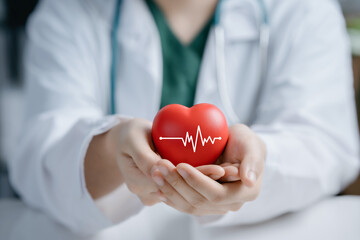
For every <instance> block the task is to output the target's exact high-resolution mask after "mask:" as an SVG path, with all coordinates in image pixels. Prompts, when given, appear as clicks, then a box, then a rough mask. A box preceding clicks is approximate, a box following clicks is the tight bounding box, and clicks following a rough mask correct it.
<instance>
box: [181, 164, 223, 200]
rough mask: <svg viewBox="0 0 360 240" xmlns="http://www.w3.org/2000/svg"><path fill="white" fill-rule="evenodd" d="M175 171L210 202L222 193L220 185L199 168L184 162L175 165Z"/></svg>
mask: <svg viewBox="0 0 360 240" xmlns="http://www.w3.org/2000/svg"><path fill="white" fill-rule="evenodd" d="M176 168H177V172H178V173H179V174H180V175H181V176H182V178H183V179H184V180H185V181H186V182H187V184H189V185H190V186H191V187H192V188H193V189H194V190H196V191H197V192H198V193H200V194H201V195H203V196H204V197H205V198H206V199H207V200H209V201H210V202H214V201H216V200H218V199H219V198H220V196H221V195H222V194H223V193H224V189H223V187H222V185H221V184H220V183H218V182H216V181H214V180H212V179H211V178H209V177H207V176H205V175H204V174H202V173H201V172H200V171H199V170H197V169H196V168H194V167H192V166H191V165H189V164H186V163H180V164H178V165H177V167H176Z"/></svg>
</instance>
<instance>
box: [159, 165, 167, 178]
mask: <svg viewBox="0 0 360 240" xmlns="http://www.w3.org/2000/svg"><path fill="white" fill-rule="evenodd" d="M159 170H160V172H161V173H162V175H163V176H166V175H168V173H169V171H168V170H167V168H166V167H164V166H159Z"/></svg>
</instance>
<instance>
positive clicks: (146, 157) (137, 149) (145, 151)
mask: <svg viewBox="0 0 360 240" xmlns="http://www.w3.org/2000/svg"><path fill="white" fill-rule="evenodd" d="M153 149H154V148H153V143H152V139H151V128H149V129H144V130H143V132H142V136H141V137H138V138H137V139H136V142H134V143H133V144H132V152H131V156H132V157H133V160H134V162H135V164H136V166H137V167H138V168H139V169H140V170H141V171H142V172H143V173H144V174H145V175H146V176H151V170H152V168H153V166H154V165H155V164H156V163H157V162H158V161H159V160H161V157H160V156H159V155H158V154H156V153H155V152H154V150H153Z"/></svg>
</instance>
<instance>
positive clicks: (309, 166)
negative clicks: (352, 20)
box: [198, 1, 360, 226]
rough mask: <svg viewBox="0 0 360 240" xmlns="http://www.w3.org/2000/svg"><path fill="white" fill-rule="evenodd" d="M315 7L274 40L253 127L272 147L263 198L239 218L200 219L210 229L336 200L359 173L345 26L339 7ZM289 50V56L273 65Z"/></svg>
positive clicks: (321, 4) (235, 214)
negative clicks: (334, 198) (263, 89)
mask: <svg viewBox="0 0 360 240" xmlns="http://www.w3.org/2000/svg"><path fill="white" fill-rule="evenodd" d="M305 2H310V1H305ZM311 2H312V3H310V4H306V7H301V5H305V4H299V8H303V10H302V13H301V14H300V17H299V19H298V21H295V23H297V25H295V24H293V27H292V28H293V30H292V31H291V32H290V33H289V35H281V36H273V37H274V38H277V39H275V41H277V43H273V44H275V49H272V52H271V55H270V63H269V66H270V67H269V77H268V81H267V85H266V88H265V92H264V95H263V98H262V100H261V104H260V105H259V107H258V109H257V118H256V121H255V123H254V124H253V125H252V126H251V128H252V130H253V131H254V132H255V133H256V134H257V135H258V136H259V137H260V138H261V139H262V140H263V141H264V142H265V144H266V148H267V156H266V159H265V169H264V176H263V184H262V190H261V192H260V195H259V196H258V198H257V199H256V200H255V201H253V202H249V203H245V205H244V206H243V207H242V208H241V209H240V210H239V211H237V212H230V213H228V214H227V215H225V216H223V217H222V216H212V217H199V218H198V220H199V221H200V223H202V224H204V225H205V226H231V225H238V224H252V223H257V222H260V221H265V220H268V219H271V218H273V217H276V216H279V215H281V214H284V213H287V212H292V211H298V210H300V209H303V208H305V207H307V206H309V205H311V204H313V203H314V202H316V201H319V200H320V199H323V198H326V197H328V196H331V195H334V194H337V193H338V192H339V191H341V189H342V188H344V187H345V186H346V185H347V184H349V183H350V182H351V181H352V180H353V179H354V178H355V177H356V176H357V175H358V174H359V146H360V145H359V135H358V128H357V123H356V114H355V106H354V94H353V78H352V71H351V61H350V51H349V43H348V39H347V37H346V30H345V25H344V21H343V18H342V15H341V13H340V10H339V8H338V6H337V3H335V2H336V1H311ZM296 12H297V10H295V9H294V15H296ZM289 21H291V19H289ZM274 38H273V40H274ZM280 38H282V39H283V40H284V39H287V40H286V41H290V42H289V43H284V42H283V40H280ZM276 44H278V45H276ZM289 44H290V45H289ZM272 46H274V45H272ZM284 48H285V49H284ZM284 50H285V51H288V54H287V57H286V58H285V59H283V60H281V61H280V60H279V59H278V60H274V61H273V62H272V59H276V58H272V56H273V55H274V54H277V53H278V52H279V51H284Z"/></svg>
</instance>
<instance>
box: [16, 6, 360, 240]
mask: <svg viewBox="0 0 360 240" xmlns="http://www.w3.org/2000/svg"><path fill="white" fill-rule="evenodd" d="M121 2H122V3H121V4H120V1H117V0H112V1H107V2H106V3H105V2H104V1H100V0H88V1H85V0H64V1H55V0H44V1H42V2H41V3H40V5H39V6H38V8H37V10H36V13H35V14H34V15H33V16H32V17H31V20H30V23H29V26H28V33H29V44H28V47H27V52H26V65H25V66H26V87H27V100H28V101H27V119H26V125H25V127H24V131H23V135H22V137H21V143H20V146H19V150H18V152H17V154H16V156H15V157H14V159H13V160H12V161H11V162H10V170H11V180H12V183H13V185H14V186H15V188H16V189H17V191H18V192H19V193H20V195H21V197H22V199H23V200H24V201H25V202H26V203H27V204H29V205H30V206H33V207H34V208H37V209H40V210H41V211H44V212H46V213H47V214H49V216H51V217H52V218H54V219H56V220H57V221H58V222H60V223H61V224H63V225H65V226H66V227H68V228H69V229H71V230H72V231H74V232H77V233H82V234H89V233H95V232H98V231H100V230H102V229H105V228H107V227H110V226H114V225H116V226H115V228H117V232H118V234H119V236H127V238H126V239H160V238H163V239H170V237H171V239H177V238H178V239H184V235H180V234H172V233H176V232H177V231H178V232H182V233H184V232H186V233H188V234H189V236H188V238H199V239H201V234H200V232H201V233H202V234H206V231H205V230H204V228H203V227H201V226H208V227H212V226H217V227H225V226H235V225H241V224H251V223H256V222H259V221H264V220H267V219H271V218H273V217H276V216H278V215H280V214H283V213H286V212H289V211H297V210H300V209H302V208H304V207H306V206H308V205H310V204H312V203H314V202H316V201H319V200H320V199H322V198H325V197H327V196H330V195H334V194H336V193H338V192H339V191H340V190H341V189H342V188H343V187H344V186H346V185H347V184H348V183H349V182H350V181H351V180H352V179H353V178H354V177H355V176H356V174H357V173H358V169H359V159H358V156H359V141H358V129H357V125H356V116H355V108H354V103H353V89H352V73H351V62H350V52H349V45H348V40H347V38H346V32H345V27H344V21H343V19H342V16H341V12H340V10H339V6H338V3H337V1H335V0H334V1H332V0H318V1H311V0H304V1H296V0H288V1H275V0H265V1H264V3H265V6H262V5H261V4H260V5H259V1H256V0H224V1H222V4H221V5H217V4H218V2H217V1H216V0H211V1H205V0H196V1H188V0H184V1H176V0H170V1H169V0H153V1H150V0H124V1H121ZM261 2H262V1H261ZM263 7H265V11H264V9H263ZM215 9H217V10H218V11H216V10H215ZM214 12H218V13H219V16H220V17H219V18H217V15H216V14H215V16H214ZM117 16H118V18H117ZM214 18H215V20H214ZM265 18H266V19H267V18H268V20H269V23H268V24H269V29H270V38H269V44H268V47H267V53H268V55H267V56H266V55H265V54H263V52H262V51H263V50H264V49H262V45H261V44H259V41H260V42H261V41H262V39H263V38H262V37H263V35H262V34H263V33H262V31H261V29H262V28H261V26H262V23H263V21H264V19H265ZM214 21H218V23H217V24H218V26H219V27H221V29H222V31H223V33H224V34H223V35H220V36H222V37H223V38H217V37H216V35H217V34H216V30H215V26H214ZM219 40H220V42H221V43H220V48H218V46H219V45H218V44H219ZM219 49H220V51H219ZM219 53H220V54H219ZM221 54H223V60H224V61H218V60H217V59H219V58H220V59H221V57H222V56H219V55H221ZM264 55H265V57H266V59H263V57H264ZM263 60H266V61H267V64H266V68H264V65H263ZM219 64H220V65H221V67H222V69H221V68H220V69H219ZM260 73H261V74H260ZM259 74H260V75H262V76H261V77H259ZM219 78H220V79H221V81H219ZM219 83H221V84H219ZM224 88H225V92H226V96H225V97H224V94H222V93H224ZM175 102H176V103H182V104H184V105H188V106H191V105H193V104H196V103H201V102H208V103H212V104H215V105H217V106H218V107H219V108H220V109H222V110H223V112H224V113H225V115H226V117H227V119H228V122H229V125H231V126H230V139H229V142H228V145H227V147H226V149H225V152H224V154H223V156H222V157H221V159H220V160H219V161H218V163H219V164H220V165H210V166H203V167H199V168H197V169H196V168H192V167H190V166H189V165H186V164H180V165H178V166H177V167H175V166H173V165H172V164H171V163H170V162H168V161H167V160H164V159H161V158H160V157H159V156H158V155H157V154H156V153H155V152H154V149H153V146H152V143H151V138H150V129H151V121H152V119H153V117H154V116H155V114H156V113H157V111H158V110H159V108H160V107H161V106H164V105H166V104H169V103H175ZM111 112H113V113H114V114H109V113H111ZM234 116H236V118H235V117H234ZM215 180H220V181H215ZM160 202H163V203H160ZM246 202H247V203H246ZM244 203H246V204H245V205H244ZM145 205H146V206H149V207H144V206H145ZM150 206H151V207H150ZM156 216H161V217H156ZM154 219H155V220H156V221H158V222H156V224H154V222H153V221H154ZM181 219H182V220H184V221H182V220H181ZM169 221H173V223H174V224H173V225H172V226H170V225H171V224H169ZM178 221H182V223H181V224H176V223H177V222H178ZM189 223H191V224H189ZM134 227H137V229H141V230H137V231H132V230H131V229H133V228H134ZM205 229H206V228H205ZM180 230H181V231H180ZM230 233H231V231H230V230H229V234H230ZM209 237H211V236H208V237H207V238H209Z"/></svg>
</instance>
